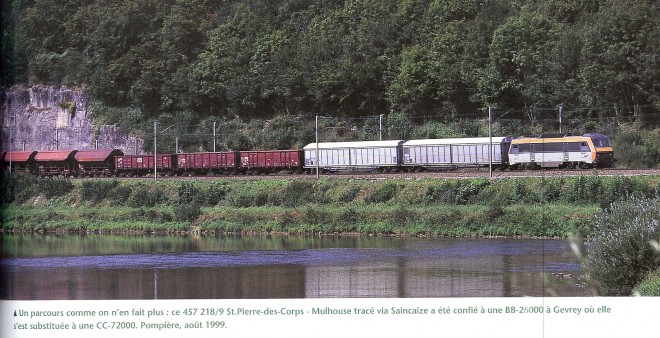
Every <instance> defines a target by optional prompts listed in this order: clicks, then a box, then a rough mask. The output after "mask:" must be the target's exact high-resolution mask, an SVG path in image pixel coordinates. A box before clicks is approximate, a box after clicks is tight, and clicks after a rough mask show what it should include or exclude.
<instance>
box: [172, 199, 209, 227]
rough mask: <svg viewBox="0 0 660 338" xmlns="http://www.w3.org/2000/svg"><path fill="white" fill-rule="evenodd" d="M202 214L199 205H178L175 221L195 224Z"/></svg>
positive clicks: (175, 208)
mask: <svg viewBox="0 0 660 338" xmlns="http://www.w3.org/2000/svg"><path fill="white" fill-rule="evenodd" d="M201 214H202V209H201V207H200V205H199V204H198V203H195V202H193V203H186V204H177V205H175V206H174V219H175V220H177V221H188V222H193V221H194V220H196V219H197V217H199V216H200V215H201Z"/></svg>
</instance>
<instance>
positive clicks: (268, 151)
mask: <svg viewBox="0 0 660 338" xmlns="http://www.w3.org/2000/svg"><path fill="white" fill-rule="evenodd" d="M319 144H323V143H319ZM299 151H300V149H288V150H241V151H240V153H241V154H244V153H296V152H299Z"/></svg>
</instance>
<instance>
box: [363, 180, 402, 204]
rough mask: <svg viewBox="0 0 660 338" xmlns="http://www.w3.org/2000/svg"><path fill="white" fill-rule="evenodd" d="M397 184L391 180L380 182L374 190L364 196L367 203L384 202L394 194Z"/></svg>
mask: <svg viewBox="0 0 660 338" xmlns="http://www.w3.org/2000/svg"><path fill="white" fill-rule="evenodd" d="M398 191H399V186H398V185H397V184H396V183H394V182H391V181H385V182H383V183H382V184H380V185H379V186H378V187H377V188H376V190H375V191H373V192H372V193H371V194H370V195H369V196H367V197H366V198H365V202H367V203H385V202H387V201H389V200H391V199H392V198H393V197H394V196H396V194H397V192H398Z"/></svg>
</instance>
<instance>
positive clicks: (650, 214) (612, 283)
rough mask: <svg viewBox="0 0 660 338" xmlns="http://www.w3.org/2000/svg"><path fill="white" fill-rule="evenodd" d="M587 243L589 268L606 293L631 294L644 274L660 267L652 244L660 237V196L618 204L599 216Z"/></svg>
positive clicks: (633, 199) (632, 199)
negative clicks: (593, 233) (593, 234)
mask: <svg viewBox="0 0 660 338" xmlns="http://www.w3.org/2000/svg"><path fill="white" fill-rule="evenodd" d="M595 233H596V235H595V237H594V238H593V239H592V240H590V241H589V242H588V243H587V247H588V250H587V268H588V269H589V271H590V272H591V275H592V277H593V278H594V279H595V280H596V281H597V282H598V283H599V284H600V285H599V287H600V288H601V292H602V293H603V294H605V295H630V294H631V292H632V289H633V287H635V286H636V285H637V284H638V283H639V282H640V281H641V280H642V279H643V278H644V276H645V275H646V274H647V273H648V272H649V271H652V270H656V269H658V267H660V261H659V260H658V259H657V258H658V256H657V252H655V250H654V249H653V246H652V245H651V243H652V241H657V239H658V238H660V198H658V197H656V198H654V199H649V198H637V197H630V198H629V199H627V200H625V201H622V202H618V203H614V204H612V207H611V209H610V211H606V210H604V211H601V213H600V214H599V215H598V216H597V218H596V225H595Z"/></svg>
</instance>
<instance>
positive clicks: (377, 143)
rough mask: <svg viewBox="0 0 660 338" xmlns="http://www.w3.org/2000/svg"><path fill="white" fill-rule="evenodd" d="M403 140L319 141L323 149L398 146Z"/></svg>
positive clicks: (308, 147)
mask: <svg viewBox="0 0 660 338" xmlns="http://www.w3.org/2000/svg"><path fill="white" fill-rule="evenodd" d="M402 142H403V140H390V141H357V142H319V148H321V149H341V148H380V147H396V146H398V145H399V144H401V143H402ZM304 149H316V143H310V144H308V145H306V146H305V148H304Z"/></svg>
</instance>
